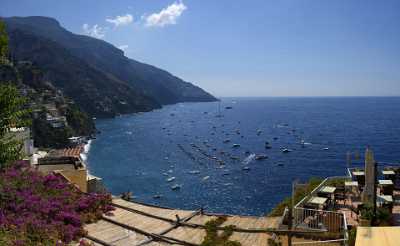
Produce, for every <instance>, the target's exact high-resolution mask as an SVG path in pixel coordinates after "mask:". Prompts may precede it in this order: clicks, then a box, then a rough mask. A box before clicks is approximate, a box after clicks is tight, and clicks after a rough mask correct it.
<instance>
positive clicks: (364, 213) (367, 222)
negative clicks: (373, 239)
mask: <svg viewBox="0 0 400 246" xmlns="http://www.w3.org/2000/svg"><path fill="white" fill-rule="evenodd" d="M373 218H374V208H373V205H372V204H365V205H364V206H363V208H362V209H361V210H360V217H359V222H360V226H371V221H372V219H373Z"/></svg>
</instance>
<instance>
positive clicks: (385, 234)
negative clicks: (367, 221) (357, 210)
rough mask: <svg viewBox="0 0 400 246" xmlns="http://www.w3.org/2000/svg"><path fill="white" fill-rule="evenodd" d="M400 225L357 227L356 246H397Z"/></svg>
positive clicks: (399, 236) (399, 239)
mask: <svg viewBox="0 0 400 246" xmlns="http://www.w3.org/2000/svg"><path fill="white" fill-rule="evenodd" d="M399 242H400V227H398V226H392V227H360V226H359V227H357V238H356V246H377V245H379V246H397V245H399Z"/></svg>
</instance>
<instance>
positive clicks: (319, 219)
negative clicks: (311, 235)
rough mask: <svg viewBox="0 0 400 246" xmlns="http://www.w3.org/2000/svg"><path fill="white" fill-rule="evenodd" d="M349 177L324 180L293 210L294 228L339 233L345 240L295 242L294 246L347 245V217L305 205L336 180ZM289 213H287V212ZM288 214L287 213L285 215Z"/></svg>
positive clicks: (339, 213)
mask: <svg viewBox="0 0 400 246" xmlns="http://www.w3.org/2000/svg"><path fill="white" fill-rule="evenodd" d="M349 178H350V177H349V176H335V177H328V178H326V179H324V180H323V181H322V182H321V183H320V184H319V185H318V186H317V187H316V188H315V189H313V190H312V191H311V192H310V194H308V195H306V196H305V197H304V198H303V199H302V200H300V201H299V202H298V203H297V204H296V205H295V206H294V208H293V228H294V229H302V230H315V231H319V232H320V231H324V232H328V233H338V234H339V235H342V236H343V238H340V239H335V240H324V241H310V242H293V245H299V246H303V245H304V246H307V245H309V246H319V245H321V246H328V245H345V246H346V245H347V241H348V231H347V220H346V215H345V214H344V213H342V212H336V211H328V210H318V209H309V208H304V207H303V206H304V205H305V203H306V202H307V201H308V200H309V199H310V198H311V197H312V196H315V195H317V193H318V191H319V190H320V189H321V187H323V186H324V185H326V184H327V183H328V181H330V180H334V179H349ZM285 212H287V211H285ZM285 214H287V213H285Z"/></svg>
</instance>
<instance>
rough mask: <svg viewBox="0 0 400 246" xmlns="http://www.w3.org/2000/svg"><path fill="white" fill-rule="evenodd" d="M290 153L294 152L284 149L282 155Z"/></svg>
mask: <svg viewBox="0 0 400 246" xmlns="http://www.w3.org/2000/svg"><path fill="white" fill-rule="evenodd" d="M289 152H292V151H291V150H290V149H286V148H285V149H282V153H289Z"/></svg>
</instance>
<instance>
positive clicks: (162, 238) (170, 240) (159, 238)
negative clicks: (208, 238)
mask: <svg viewBox="0 0 400 246" xmlns="http://www.w3.org/2000/svg"><path fill="white" fill-rule="evenodd" d="M102 219H103V220H105V221H107V222H110V223H112V224H115V225H118V226H120V227H122V228H125V229H128V230H131V231H134V232H137V233H140V234H142V235H145V236H148V237H151V238H153V239H154V240H156V241H162V242H166V243H170V244H180V245H185V246H199V245H198V244H194V243H190V242H186V241H183V240H179V239H176V238H170V237H166V236H163V235H160V234H156V233H150V232H146V231H144V230H141V229H139V228H136V227H134V226H130V225H125V224H123V223H121V222H118V221H116V220H112V219H110V218H107V217H105V216H103V217H102Z"/></svg>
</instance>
